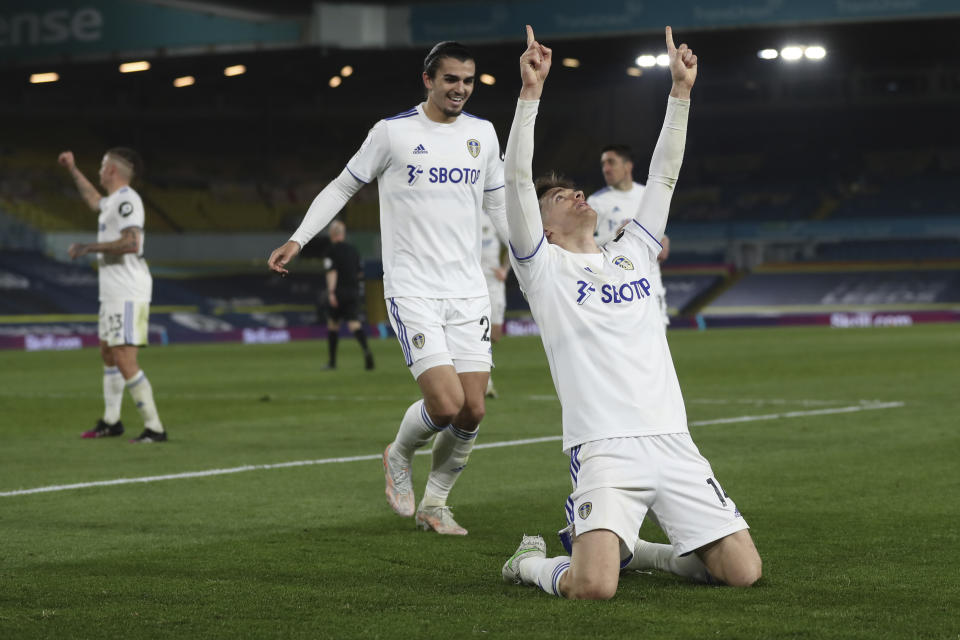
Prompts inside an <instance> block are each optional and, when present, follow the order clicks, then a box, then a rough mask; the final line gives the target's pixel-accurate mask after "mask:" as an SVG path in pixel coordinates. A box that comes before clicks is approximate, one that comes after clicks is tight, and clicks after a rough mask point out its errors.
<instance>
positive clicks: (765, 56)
mask: <svg viewBox="0 0 960 640" xmlns="http://www.w3.org/2000/svg"><path fill="white" fill-rule="evenodd" d="M779 55H780V54H779V53H777V50H776V49H760V51H757V57H758V58H760V59H761V60H776V58H777V56H779Z"/></svg>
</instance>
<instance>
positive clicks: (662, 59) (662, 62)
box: [657, 53, 670, 67]
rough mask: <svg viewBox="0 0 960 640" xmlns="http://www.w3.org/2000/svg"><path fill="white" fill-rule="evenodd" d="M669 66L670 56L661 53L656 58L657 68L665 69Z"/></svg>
mask: <svg viewBox="0 0 960 640" xmlns="http://www.w3.org/2000/svg"><path fill="white" fill-rule="evenodd" d="M669 65H670V56H668V55H667V54H665V53H661V54H660V55H658V56H657V66H658V67H666V66H669Z"/></svg>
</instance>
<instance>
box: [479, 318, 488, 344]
mask: <svg viewBox="0 0 960 640" xmlns="http://www.w3.org/2000/svg"><path fill="white" fill-rule="evenodd" d="M480 326H481V327H483V336H481V338H480V342H490V318H488V317H487V316H483V317H482V318H480Z"/></svg>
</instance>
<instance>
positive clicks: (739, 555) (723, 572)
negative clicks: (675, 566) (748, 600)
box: [697, 529, 763, 587]
mask: <svg viewBox="0 0 960 640" xmlns="http://www.w3.org/2000/svg"><path fill="white" fill-rule="evenodd" d="M697 553H698V555H699V556H700V558H701V559H702V560H703V563H704V564H705V565H706V566H707V570H708V571H709V572H710V575H712V576H713V577H714V578H716V579H717V580H719V581H720V582H722V583H724V584H726V585H728V586H731V587H749V586H751V585H752V584H754V583H755V582H756V581H757V580H759V579H760V576H761V575H762V574H763V561H762V560H761V559H760V554H759V553H757V547H756V546H755V545H754V544H753V538H751V537H750V533H749V532H748V531H747V530H745V529H744V530H743V531H737V532H736V533H734V534H731V535H729V536H727V537H725V538H722V539H720V540H717V541H716V542H713V543H711V544H709V545H707V546H705V547H702V548H701V549H698V550H697Z"/></svg>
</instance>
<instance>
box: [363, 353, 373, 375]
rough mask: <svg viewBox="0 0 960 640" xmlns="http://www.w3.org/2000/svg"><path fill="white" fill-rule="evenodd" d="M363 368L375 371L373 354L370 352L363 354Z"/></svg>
mask: <svg viewBox="0 0 960 640" xmlns="http://www.w3.org/2000/svg"><path fill="white" fill-rule="evenodd" d="M363 368H364V369H366V370H367V371H373V354H372V353H368V354H366V355H365V356H363Z"/></svg>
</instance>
